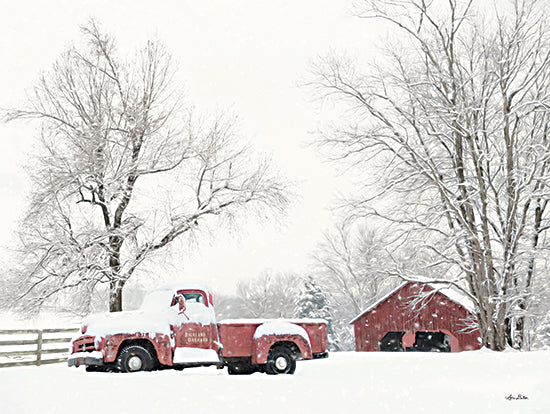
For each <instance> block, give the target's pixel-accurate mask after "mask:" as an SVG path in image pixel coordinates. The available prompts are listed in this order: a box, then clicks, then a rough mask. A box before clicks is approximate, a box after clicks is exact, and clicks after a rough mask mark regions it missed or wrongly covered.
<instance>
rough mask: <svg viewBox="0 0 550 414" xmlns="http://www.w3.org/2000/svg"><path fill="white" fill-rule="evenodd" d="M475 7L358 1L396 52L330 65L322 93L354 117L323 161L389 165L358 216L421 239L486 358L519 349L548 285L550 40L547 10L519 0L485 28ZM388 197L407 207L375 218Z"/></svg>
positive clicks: (416, 0)
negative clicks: (466, 301) (541, 264)
mask: <svg viewBox="0 0 550 414" xmlns="http://www.w3.org/2000/svg"><path fill="white" fill-rule="evenodd" d="M474 3H475V2H474V1H473V0H470V1H460V0H446V1H434V2H431V1H430V2H428V1H425V0H393V1H374V0H373V1H363V2H361V6H360V7H361V9H359V12H358V15H359V16H360V17H362V18H365V19H370V18H377V19H381V20H383V21H386V22H387V23H388V24H389V25H390V27H392V28H393V29H395V30H396V31H397V33H400V37H399V42H400V43H399V44H394V45H392V47H391V48H390V49H389V50H388V53H387V60H386V62H385V64H384V63H383V64H381V65H378V66H377V67H371V68H369V69H366V70H364V71H362V70H360V69H359V68H358V67H357V65H354V64H352V63H350V62H349V61H345V60H343V59H339V58H334V57H331V58H327V59H326V60H324V61H322V62H320V63H319V65H318V67H317V68H316V73H317V76H316V80H315V82H314V84H315V86H317V87H318V88H320V91H321V92H322V93H323V94H327V95H331V96H335V97H337V98H340V99H341V100H342V101H344V102H346V103H347V104H348V105H349V106H348V108H350V111H349V112H348V117H347V119H346V122H347V125H344V126H342V127H339V128H333V130H332V131H330V132H328V133H326V134H324V135H323V136H322V137H321V140H320V142H321V144H322V145H323V146H324V148H325V149H328V150H329V151H330V152H331V153H332V154H337V155H338V157H340V158H341V159H349V160H352V161H353V162H355V163H359V164H360V165H361V163H372V162H373V161H374V160H376V161H377V162H381V161H382V162H383V164H384V169H383V170H381V176H382V177H383V179H381V180H378V181H379V182H378V183H377V184H378V191H377V193H376V194H375V195H374V196H373V195H372V194H373V193H371V195H370V196H369V197H367V196H365V197H364V198H363V199H360V200H357V201H356V203H354V204H353V205H352V207H353V210H354V213H355V214H358V215H367V216H372V215H374V216H377V217H380V218H383V219H386V220H388V221H389V222H390V223H394V224H395V225H396V226H395V227H393V231H397V229H400V230H401V231H402V232H403V235H404V236H410V237H415V238H416V239H417V240H422V241H423V245H421V246H419V248H428V249H430V250H431V251H432V252H434V253H435V254H436V255H437V257H438V259H437V260H438V262H439V263H440V264H445V265H447V266H448V267H449V268H450V271H451V273H449V276H450V278H448V279H447V280H442V279H441V278H433V280H429V281H430V282H435V283H445V284H448V285H452V286H454V287H456V288H458V289H461V290H462V291H463V292H464V293H465V294H467V295H468V296H469V297H470V298H471V299H472V300H473V301H474V302H475V304H476V307H477V319H478V323H479V327H480V331H481V334H482V341H483V345H485V346H487V347H488V348H490V349H494V350H502V349H504V348H505V346H506V343H507V341H508V342H509V343H514V345H515V346H517V347H520V346H521V344H522V337H523V331H524V317H525V315H526V314H527V313H528V311H529V310H528V308H529V302H530V299H531V298H532V297H533V294H535V293H536V292H534V291H533V282H534V280H535V278H537V277H543V278H546V279H547V277H548V276H546V275H544V274H542V273H540V272H538V271H537V263H538V261H539V260H540V258H541V257H542V256H543V255H544V254H547V250H545V249H547V247H548V246H547V244H546V243H544V242H543V237H542V235H543V234H544V233H545V232H546V231H547V230H548V228H549V223H550V222H549V220H548V209H547V207H548V201H549V198H550V194H549V191H548V184H549V178H550V173H549V158H550V147H549V145H550V144H549V143H550V141H549V135H548V132H549V125H550V124H549V120H550V117H549V116H550V111H549V108H550V31H549V29H548V27H549V25H548V23H547V21H546V16H547V13H546V12H545V11H546V10H544V9H543V7H542V6H543V5H541V4H540V2H537V1H531V0H515V1H512V2H510V3H508V4H507V6H506V7H504V8H503V9H502V10H504V11H503V12H497V11H488V12H487V15H486V16H484V18H483V20H482V19H477V18H475V13H476V10H475V9H474ZM363 165H364V164H363ZM378 171H380V170H378ZM371 190H372V187H371ZM388 195H392V196H394V197H397V196H402V198H401V199H399V201H397V198H395V199H394V203H393V204H392V205H391V207H387V206H386V207H385V208H384V209H380V208H376V207H375V206H376V204H374V201H375V200H376V199H377V198H380V197H383V196H386V198H387V196H388ZM432 240H437V244H436V243H433V241H432ZM394 273H395V274H396V275H399V276H400V277H402V278H404V279H406V280H417V278H415V275H414V274H410V272H403V271H400V270H399V269H396V270H395V272H394ZM423 281H426V279H423ZM513 318H514V319H515V324H513V325H512V324H511V323H510V321H511V320H512V319H513Z"/></svg>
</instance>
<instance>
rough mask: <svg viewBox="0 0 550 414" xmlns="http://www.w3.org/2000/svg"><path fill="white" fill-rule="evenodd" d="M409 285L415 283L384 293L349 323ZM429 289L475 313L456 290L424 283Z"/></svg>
mask: <svg viewBox="0 0 550 414" xmlns="http://www.w3.org/2000/svg"><path fill="white" fill-rule="evenodd" d="M409 283H416V282H403V283H401V284H400V285H399V286H397V287H396V288H395V289H393V290H391V291H390V292H388V293H386V294H385V295H384V296H382V297H381V298H379V299H375V300H374V301H373V302H371V303H370V304H369V305H368V306H367V307H366V309H364V310H363V311H361V313H359V315H357V316H356V317H355V318H353V319H352V320H351V321H350V322H349V323H350V324H352V323H354V322H355V321H356V320H357V319H359V318H360V317H362V316H363V315H364V314H365V313H367V312H370V311H371V310H373V309H374V308H375V307H377V306H378V305H379V304H380V303H382V302H384V301H385V300H386V299H388V298H389V297H390V296H392V295H393V294H395V293H397V292H398V291H399V290H401V289H403V287H405V286H406V285H408V284H409ZM426 285H428V286H429V287H431V288H432V289H433V290H434V291H435V292H439V293H441V294H442V295H444V296H446V297H447V298H448V299H449V300H451V301H453V302H455V303H457V304H459V305H460V306H462V307H464V308H466V309H467V310H468V311H470V312H472V313H473V312H475V305H474V302H473V301H472V300H471V299H470V298H469V297H468V296H466V295H465V294H464V293H462V292H460V291H459V290H458V289H456V288H454V287H452V286H451V285H444V284H439V283H426Z"/></svg>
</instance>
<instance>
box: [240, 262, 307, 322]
mask: <svg viewBox="0 0 550 414" xmlns="http://www.w3.org/2000/svg"><path fill="white" fill-rule="evenodd" d="M302 285H303V281H302V279H301V278H300V277H299V276H297V275H295V274H286V273H274V272H271V271H266V272H264V273H263V274H262V275H261V276H259V277H258V278H256V279H252V280H250V281H247V282H240V283H239V284H238V286H237V295H238V297H239V298H240V300H241V303H242V309H243V310H244V314H242V315H241V316H243V317H248V318H292V317H295V316H296V304H297V302H298V298H299V296H300V290H301V288H302Z"/></svg>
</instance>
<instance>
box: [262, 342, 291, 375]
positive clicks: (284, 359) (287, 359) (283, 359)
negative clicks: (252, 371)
mask: <svg viewBox="0 0 550 414" xmlns="http://www.w3.org/2000/svg"><path fill="white" fill-rule="evenodd" d="M294 371H296V360H295V359H294V356H293V355H292V352H290V350H289V349H288V348H287V347H285V346H277V347H275V348H272V349H271V350H270V351H269V355H268V357H267V364H265V372H266V373H267V374H269V375H278V374H290V375H292V374H294Z"/></svg>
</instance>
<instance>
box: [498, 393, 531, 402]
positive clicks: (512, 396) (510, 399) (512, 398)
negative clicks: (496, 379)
mask: <svg viewBox="0 0 550 414" xmlns="http://www.w3.org/2000/svg"><path fill="white" fill-rule="evenodd" d="M504 398H506V399H507V400H508V401H512V400H528V399H529V398H527V397H526V396H525V395H523V394H518V395H512V394H508V395H507V396H506V397H504Z"/></svg>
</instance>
